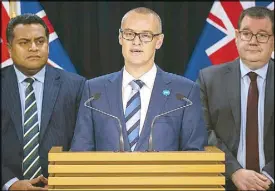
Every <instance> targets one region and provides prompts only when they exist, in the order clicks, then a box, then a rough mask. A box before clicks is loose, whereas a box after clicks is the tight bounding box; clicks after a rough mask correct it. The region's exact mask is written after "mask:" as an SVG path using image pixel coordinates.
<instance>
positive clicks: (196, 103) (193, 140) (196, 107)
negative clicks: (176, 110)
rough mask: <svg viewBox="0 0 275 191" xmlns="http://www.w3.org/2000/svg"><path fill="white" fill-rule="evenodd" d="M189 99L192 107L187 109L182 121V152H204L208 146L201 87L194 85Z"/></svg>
mask: <svg viewBox="0 0 275 191" xmlns="http://www.w3.org/2000/svg"><path fill="white" fill-rule="evenodd" d="M188 99H189V100H191V101H192V103H193V104H192V105H191V106H189V107H186V108H185V111H184V115H183V119H182V125H183V126H182V129H183V130H182V132H181V148H182V150H204V147H205V146H206V145H207V131H206V127H205V123H204V120H203V113H202V106H201V101H200V89H199V86H198V85H197V84H196V83H194V85H193V87H192V89H191V91H190V94H189V95H188Z"/></svg>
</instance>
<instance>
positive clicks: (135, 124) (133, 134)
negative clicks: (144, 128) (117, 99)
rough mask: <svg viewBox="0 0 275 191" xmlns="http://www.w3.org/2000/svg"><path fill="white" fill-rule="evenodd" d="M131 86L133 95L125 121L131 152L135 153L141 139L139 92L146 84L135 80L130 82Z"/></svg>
mask: <svg viewBox="0 0 275 191" xmlns="http://www.w3.org/2000/svg"><path fill="white" fill-rule="evenodd" d="M130 85H131V86H132V93H131V96H130V99H129V101H128V102H127V105H126V110H125V119H126V130H127V135H128V139H129V143H130V147H131V150H132V151H134V149H135V147H136V144H137V142H138V139H139V126H140V108H141V102H140V93H139V90H140V89H141V88H142V86H143V85H144V83H143V82H142V81H141V80H133V81H131V82H130Z"/></svg>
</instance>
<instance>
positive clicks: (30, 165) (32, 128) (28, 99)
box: [22, 78, 42, 180]
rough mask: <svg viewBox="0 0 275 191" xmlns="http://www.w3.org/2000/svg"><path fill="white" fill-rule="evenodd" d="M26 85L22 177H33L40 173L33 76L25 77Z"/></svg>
mask: <svg viewBox="0 0 275 191" xmlns="http://www.w3.org/2000/svg"><path fill="white" fill-rule="evenodd" d="M25 82H27V83H28V86H27V88H26V91H25V112H24V149H23V150H24V159H23V165H22V166H23V176H24V179H30V180H31V179H33V178H36V177H37V176H39V175H41V173H42V171H41V166H40V161H39V153H38V152H39V123H38V111H37V104H36V99H35V94H34V89H33V87H32V84H33V82H34V79H33V78H27V79H25Z"/></svg>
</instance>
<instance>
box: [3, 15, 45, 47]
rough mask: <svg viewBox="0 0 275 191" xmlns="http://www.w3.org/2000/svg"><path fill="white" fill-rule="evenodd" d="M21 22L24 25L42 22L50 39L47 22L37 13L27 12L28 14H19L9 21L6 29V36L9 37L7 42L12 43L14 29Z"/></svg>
mask: <svg viewBox="0 0 275 191" xmlns="http://www.w3.org/2000/svg"><path fill="white" fill-rule="evenodd" d="M19 24H23V25H27V24H40V25H42V26H43V27H44V29H45V33H46V36H47V39H48V40H49V29H48V27H47V25H46V23H45V22H44V21H43V20H42V19H41V18H40V17H39V16H37V15H35V14H31V13H26V14H22V15H18V16H16V17H14V18H12V19H11V20H10V21H9V23H8V26H7V29H6V38H7V42H8V43H9V44H11V42H12V40H13V38H14V34H13V32H14V31H13V30H14V28H15V27H16V25H19Z"/></svg>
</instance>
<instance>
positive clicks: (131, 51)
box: [71, 7, 207, 151]
mask: <svg viewBox="0 0 275 191" xmlns="http://www.w3.org/2000/svg"><path fill="white" fill-rule="evenodd" d="M163 38H164V35H163V34H162V28H161V20H160V18H159V16H158V15H157V13H155V12H154V11H152V10H150V9H147V8H143V7H141V8H136V9H133V10H131V11H129V12H128V13H126V14H125V16H124V17H123V18H122V21H121V29H120V30H119V43H120V44H121V46H122V54H123V57H124V64H125V67H124V68H123V69H122V70H121V71H119V72H116V73H112V74H109V75H105V76H101V77H98V78H95V79H91V80H88V81H87V82H86V84H85V88H84V92H83V97H82V100H81V105H80V109H79V115H78V119H77V124H76V129H75V134H74V138H73V141H72V146H71V150H72V151H87V150H96V151H102V150H106V151H118V150H123V148H124V149H125V150H126V151H146V150H148V147H149V144H148V142H149V137H150V128H151V123H152V121H153V118H154V117H155V116H157V115H159V114H161V113H164V112H166V111H169V110H172V109H175V108H177V107H180V106H183V105H186V108H183V109H179V110H177V111H175V112H172V113H169V114H166V115H164V116H162V117H159V118H157V119H156V120H155V123H154V130H153V136H152V143H153V147H152V149H153V150H157V151H165V150H203V149H204V146H205V145H206V143H207V133H206V128H205V124H204V121H203V113H202V107H201V102H200V92H199V86H198V85H197V84H196V83H194V82H192V81H190V80H188V79H186V78H184V77H182V76H177V75H174V74H170V73H167V72H164V71H163V70H161V69H160V68H159V67H158V66H156V65H155V63H154V57H155V52H156V49H159V48H160V47H161V45H162V42H163ZM177 94H178V97H177V96H176V95H177ZM99 95H100V96H99ZM181 95H183V96H186V97H187V99H189V100H190V101H191V102H193V104H192V105H190V104H191V103H190V101H188V100H187V101H186V99H185V100H184V99H183V100H182V99H181V98H182V97H183V96H181ZM92 96H94V97H92ZM91 97H92V99H90V101H89V102H87V103H86V104H87V105H88V107H94V108H96V109H99V110H102V111H104V112H107V113H108V114H111V115H113V116H116V117H118V118H119V120H120V121H121V126H120V125H119V123H118V121H117V120H116V119H114V118H113V117H110V116H107V115H105V114H102V113H100V112H98V111H95V110H92V109H90V108H88V107H86V106H84V103H85V102H86V101H87V100H88V99H89V98H91ZM188 105H189V106H188ZM121 131H122V132H121ZM121 135H122V136H121ZM121 140H124V141H121ZM150 150H151V149H150Z"/></svg>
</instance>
